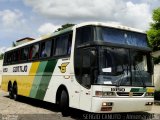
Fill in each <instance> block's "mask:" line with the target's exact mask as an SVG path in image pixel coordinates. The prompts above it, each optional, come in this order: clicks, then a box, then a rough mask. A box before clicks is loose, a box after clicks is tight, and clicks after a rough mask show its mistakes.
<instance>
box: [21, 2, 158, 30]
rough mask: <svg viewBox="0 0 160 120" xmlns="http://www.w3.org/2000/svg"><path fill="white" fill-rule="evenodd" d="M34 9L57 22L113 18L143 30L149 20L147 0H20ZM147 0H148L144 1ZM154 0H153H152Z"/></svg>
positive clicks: (109, 19)
mask: <svg viewBox="0 0 160 120" xmlns="http://www.w3.org/2000/svg"><path fill="white" fill-rule="evenodd" d="M24 1H25V4H26V5H28V6H31V7H32V8H33V10H34V11H35V12H37V13H38V14H41V15H43V16H45V17H48V18H51V19H53V20H54V21H59V22H60V23H65V22H70V23H75V22H76V23H77V22H82V21H104V22H107V21H115V22H119V23H121V24H124V25H128V26H131V27H136V28H140V29H143V30H146V29H147V28H148V26H149V22H150V21H151V11H150V5H151V1H149V0H147V1H146V2H144V1H143V2H139V3H133V2H132V1H131V0H130V1H126V0H103V1H102V0H47V2H46V0H24ZM148 1H149V2H148ZM154 1H157V0H154Z"/></svg>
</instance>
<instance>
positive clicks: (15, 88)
mask: <svg viewBox="0 0 160 120" xmlns="http://www.w3.org/2000/svg"><path fill="white" fill-rule="evenodd" d="M17 93H18V91H17V84H14V85H13V99H14V100H15V101H17V100H18V94H17Z"/></svg>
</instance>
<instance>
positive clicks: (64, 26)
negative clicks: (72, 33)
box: [56, 23, 75, 32]
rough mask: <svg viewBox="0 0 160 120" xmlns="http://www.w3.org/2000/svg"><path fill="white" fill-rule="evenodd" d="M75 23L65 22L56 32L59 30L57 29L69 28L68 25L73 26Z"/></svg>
mask: <svg viewBox="0 0 160 120" xmlns="http://www.w3.org/2000/svg"><path fill="white" fill-rule="evenodd" d="M74 25H75V24H71V23H67V24H64V25H62V26H61V27H60V28H58V29H57V30H56V32H57V31H61V30H64V29H66V28H68V27H72V26H74Z"/></svg>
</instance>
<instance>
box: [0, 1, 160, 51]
mask: <svg viewBox="0 0 160 120" xmlns="http://www.w3.org/2000/svg"><path fill="white" fill-rule="evenodd" d="M157 7H160V0H0V53H3V52H4V51H5V50H6V48H8V47H10V46H12V42H15V41H16V40H19V39H21V38H24V37H32V38H38V37H39V36H41V35H43V34H46V33H51V32H54V31H55V30H56V29H57V28H58V27H60V26H61V25H63V24H66V23H74V24H78V23H81V22H87V21H99V22H107V23H110V22H111V23H117V24H121V25H125V26H129V27H133V28H137V29H141V30H143V31H146V30H148V29H149V24H150V23H151V22H152V11H153V9H155V8H157Z"/></svg>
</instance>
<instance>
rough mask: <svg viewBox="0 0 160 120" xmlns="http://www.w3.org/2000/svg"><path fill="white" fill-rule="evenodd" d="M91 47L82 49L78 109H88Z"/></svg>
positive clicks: (90, 97) (89, 104)
mask: <svg viewBox="0 0 160 120" xmlns="http://www.w3.org/2000/svg"><path fill="white" fill-rule="evenodd" d="M91 54H92V49H91V48H89V49H83V50H82V68H81V79H82V81H81V89H80V109H82V110H86V111H90V110H91V102H92V100H91V99H92V94H91V83H92V82H91V79H92V73H91V71H92V66H91V61H92V60H91V59H92V57H91Z"/></svg>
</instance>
